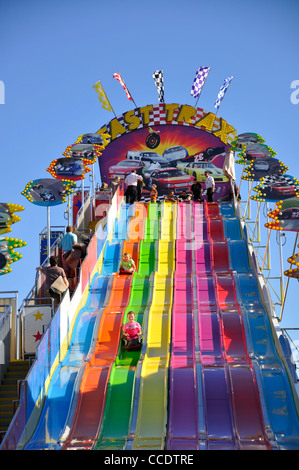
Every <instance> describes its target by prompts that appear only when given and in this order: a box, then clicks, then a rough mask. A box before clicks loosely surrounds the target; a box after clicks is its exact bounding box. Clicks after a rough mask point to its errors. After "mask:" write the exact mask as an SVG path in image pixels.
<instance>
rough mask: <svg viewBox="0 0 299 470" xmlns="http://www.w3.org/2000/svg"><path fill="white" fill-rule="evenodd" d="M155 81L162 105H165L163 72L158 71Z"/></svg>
mask: <svg viewBox="0 0 299 470" xmlns="http://www.w3.org/2000/svg"><path fill="white" fill-rule="evenodd" d="M153 79H154V80H155V84H156V87H157V90H158V93H159V101H160V103H164V83H163V70H156V71H155V72H154V74H153Z"/></svg>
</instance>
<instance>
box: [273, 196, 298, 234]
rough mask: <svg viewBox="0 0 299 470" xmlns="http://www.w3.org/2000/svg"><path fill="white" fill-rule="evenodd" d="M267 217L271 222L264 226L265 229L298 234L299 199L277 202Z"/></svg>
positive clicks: (293, 198)
mask: <svg viewBox="0 0 299 470" xmlns="http://www.w3.org/2000/svg"><path fill="white" fill-rule="evenodd" d="M268 217H270V219H272V220H271V221H270V222H267V223H266V224H265V227H267V228H271V229H274V230H284V231H291V232H299V198H298V197H292V198H290V199H286V200H284V201H278V202H277V203H276V206H275V208H274V210H273V211H271V212H270V213H269V214H268Z"/></svg>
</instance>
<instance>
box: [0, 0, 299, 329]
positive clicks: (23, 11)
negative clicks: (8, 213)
mask: <svg viewBox="0 0 299 470" xmlns="http://www.w3.org/2000/svg"><path fill="white" fill-rule="evenodd" d="M298 14H299V3H298V1H297V0H285V1H284V2H282V1H281V0H259V1H258V0H252V1H250V2H246V1H243V2H240V1H236V0H228V1H225V2H223V1H221V0H214V1H213V2H208V1H203V0H185V1H184V2H182V1H181V0H172V1H170V0H159V1H156V0H152V1H150V2H141V1H140V0H139V1H137V0H127V1H126V2H123V1H119V0H114V1H113V2H104V1H101V0H98V1H96V0H85V1H82V0H80V1H79V0H59V1H57V0H52V1H50V2H49V1H41V0H26V1H23V0H9V1H8V0H3V1H2V2H1V3H0V80H2V81H3V82H4V84H5V104H1V105H0V124H1V127H0V129H1V130H0V132H1V179H2V181H1V198H0V202H12V203H16V204H21V205H22V206H24V207H25V211H23V212H21V213H18V215H20V216H21V218H22V220H21V221H20V222H18V223H16V224H14V225H13V226H12V228H13V231H12V232H11V233H10V234H9V235H10V236H14V237H16V238H21V239H23V240H25V241H26V242H27V244H28V245H27V247H25V248H22V249H20V252H21V253H22V254H23V259H22V260H21V261H18V262H17V263H15V264H13V265H12V272H11V273H10V274H7V275H5V276H1V278H0V290H1V291H4V290H18V291H19V293H20V294H19V295H20V299H23V298H24V297H25V296H26V295H27V294H28V292H29V291H30V289H31V287H32V286H33V284H34V279H35V267H36V266H37V265H38V264H39V233H40V232H41V231H42V230H43V229H44V227H45V226H46V220H47V219H46V209H45V208H41V207H38V206H35V205H32V204H31V203H29V202H28V201H27V199H25V198H24V196H22V195H21V191H22V190H23V189H24V187H25V185H26V184H27V182H29V181H30V180H32V179H37V178H46V177H50V175H49V173H48V172H47V171H46V168H47V167H48V166H49V164H50V163H51V161H52V160H54V159H56V158H59V157H61V156H62V152H63V151H64V150H65V148H66V147H67V146H68V145H70V144H72V143H74V142H75V140H76V139H77V137H78V136H79V135H81V134H82V133H86V132H95V131H97V130H98V129H99V128H100V127H101V126H102V125H103V124H105V123H106V122H108V121H109V120H110V119H112V118H113V115H112V114H111V113H109V112H108V111H105V110H104V109H103V108H101V106H100V103H99V101H98V98H97V95H96V93H95V91H94V90H93V88H92V85H93V84H94V83H95V82H96V81H97V80H100V81H101V83H102V85H103V87H104V89H105V91H106V93H107V95H108V97H109V99H110V102H111V104H112V106H113V108H114V109H115V112H116V114H121V113H123V112H125V111H127V110H129V109H131V108H132V105H131V102H130V101H128V99H127V98H126V95H125V93H124V91H123V89H122V87H121V86H120V84H119V83H118V82H117V81H116V80H115V79H113V78H112V75H113V73H114V72H119V73H121V75H122V76H123V78H124V80H125V82H126V84H127V86H128V88H129V90H130V92H131V94H132V95H133V98H134V100H135V102H136V103H137V106H143V105H146V104H152V103H157V102H158V94H157V90H156V88H155V85H154V81H153V78H152V74H153V72H154V70H156V69H161V68H162V69H163V71H164V85H165V102H169V103H171V102H177V103H181V104H191V105H193V104H195V100H194V98H192V97H191V95H190V90H191V86H192V83H193V79H194V75H195V71H196V70H197V68H198V67H199V66H201V65H206V66H210V67H211V72H210V75H209V77H208V80H207V82H206V84H205V87H204V90H203V92H202V95H201V97H200V100H199V102H198V106H199V107H202V108H203V109H206V110H209V111H214V107H213V105H214V102H215V99H216V97H217V93H218V90H219V87H220V86H221V85H222V83H223V80H224V78H226V77H227V76H228V75H233V76H234V80H233V82H232V84H231V86H230V88H229V90H228V92H227V95H226V96H225V98H224V101H223V103H222V105H221V107H220V110H219V112H218V115H219V116H222V117H223V118H224V119H226V120H227V121H228V122H229V123H230V124H232V125H233V126H235V127H236V129H237V131H238V132H239V133H242V132H257V133H259V134H260V135H262V137H263V138H264V139H265V140H266V144H267V145H270V146H271V147H272V148H273V149H274V150H275V151H276V152H277V157H278V158H279V159H280V160H282V161H283V162H284V163H285V164H286V165H287V166H289V168H290V170H289V172H288V173H289V174H292V175H293V176H296V177H299V164H298V142H297V140H298V126H299V120H298V115H299V104H297V105H296V104H292V102H291V99H290V97H291V93H292V91H293V90H292V89H291V83H292V82H293V81H294V80H299V68H298V44H299V28H298ZM298 96H299V95H298ZM237 167H238V168H237V172H238V174H240V170H241V168H240V165H239V166H238V165H237ZM98 175H99V171H98V167H97V166H96V176H97V177H98ZM242 185H243V187H245V183H242ZM64 209H66V206H57V207H54V208H51V224H52V225H55V226H60V225H65V224H66V221H65V220H64V218H63V212H64ZM287 236H288V243H287V245H286V246H285V247H284V258H285V260H286V259H287V257H288V256H290V255H291V251H292V245H293V240H294V234H293V233H291V234H287ZM273 240H274V238H273ZM275 250H276V246H275V240H274V245H273V250H272V252H273V253H275ZM298 251H299V249H298ZM273 256H274V258H275V257H276V258H277V256H276V255H275V254H274V255H273ZM287 267H288V266H287V265H286V268H287ZM297 288H298V283H297V281H295V280H291V282H290V289H289V295H288V301H287V305H286V311H285V314H284V321H283V324H282V325H283V326H292V327H296V326H299V322H298V317H297V314H295V313H296V311H297V310H298V309H297V303H298V302H297V297H298V296H297V295H296V289H297ZM298 336H299V335H298Z"/></svg>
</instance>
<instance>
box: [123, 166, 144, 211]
mask: <svg viewBox="0 0 299 470" xmlns="http://www.w3.org/2000/svg"><path fill="white" fill-rule="evenodd" d="M142 180H143V178H142V176H140V175H137V174H136V170H132V172H131V173H130V174H129V175H128V176H127V177H126V179H125V185H126V186H127V189H126V192H125V196H126V203H127V204H133V202H135V201H137V196H138V191H137V182H138V181H142Z"/></svg>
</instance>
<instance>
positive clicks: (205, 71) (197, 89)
mask: <svg viewBox="0 0 299 470" xmlns="http://www.w3.org/2000/svg"><path fill="white" fill-rule="evenodd" d="M210 70H211V67H199V69H198V70H197V71H196V74H195V79H194V82H193V85H192V88H191V96H193V97H194V98H197V97H198V96H199V95H200V93H201V90H202V88H203V86H204V83H205V81H206V79H207V77H208V75H209V72H210Z"/></svg>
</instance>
